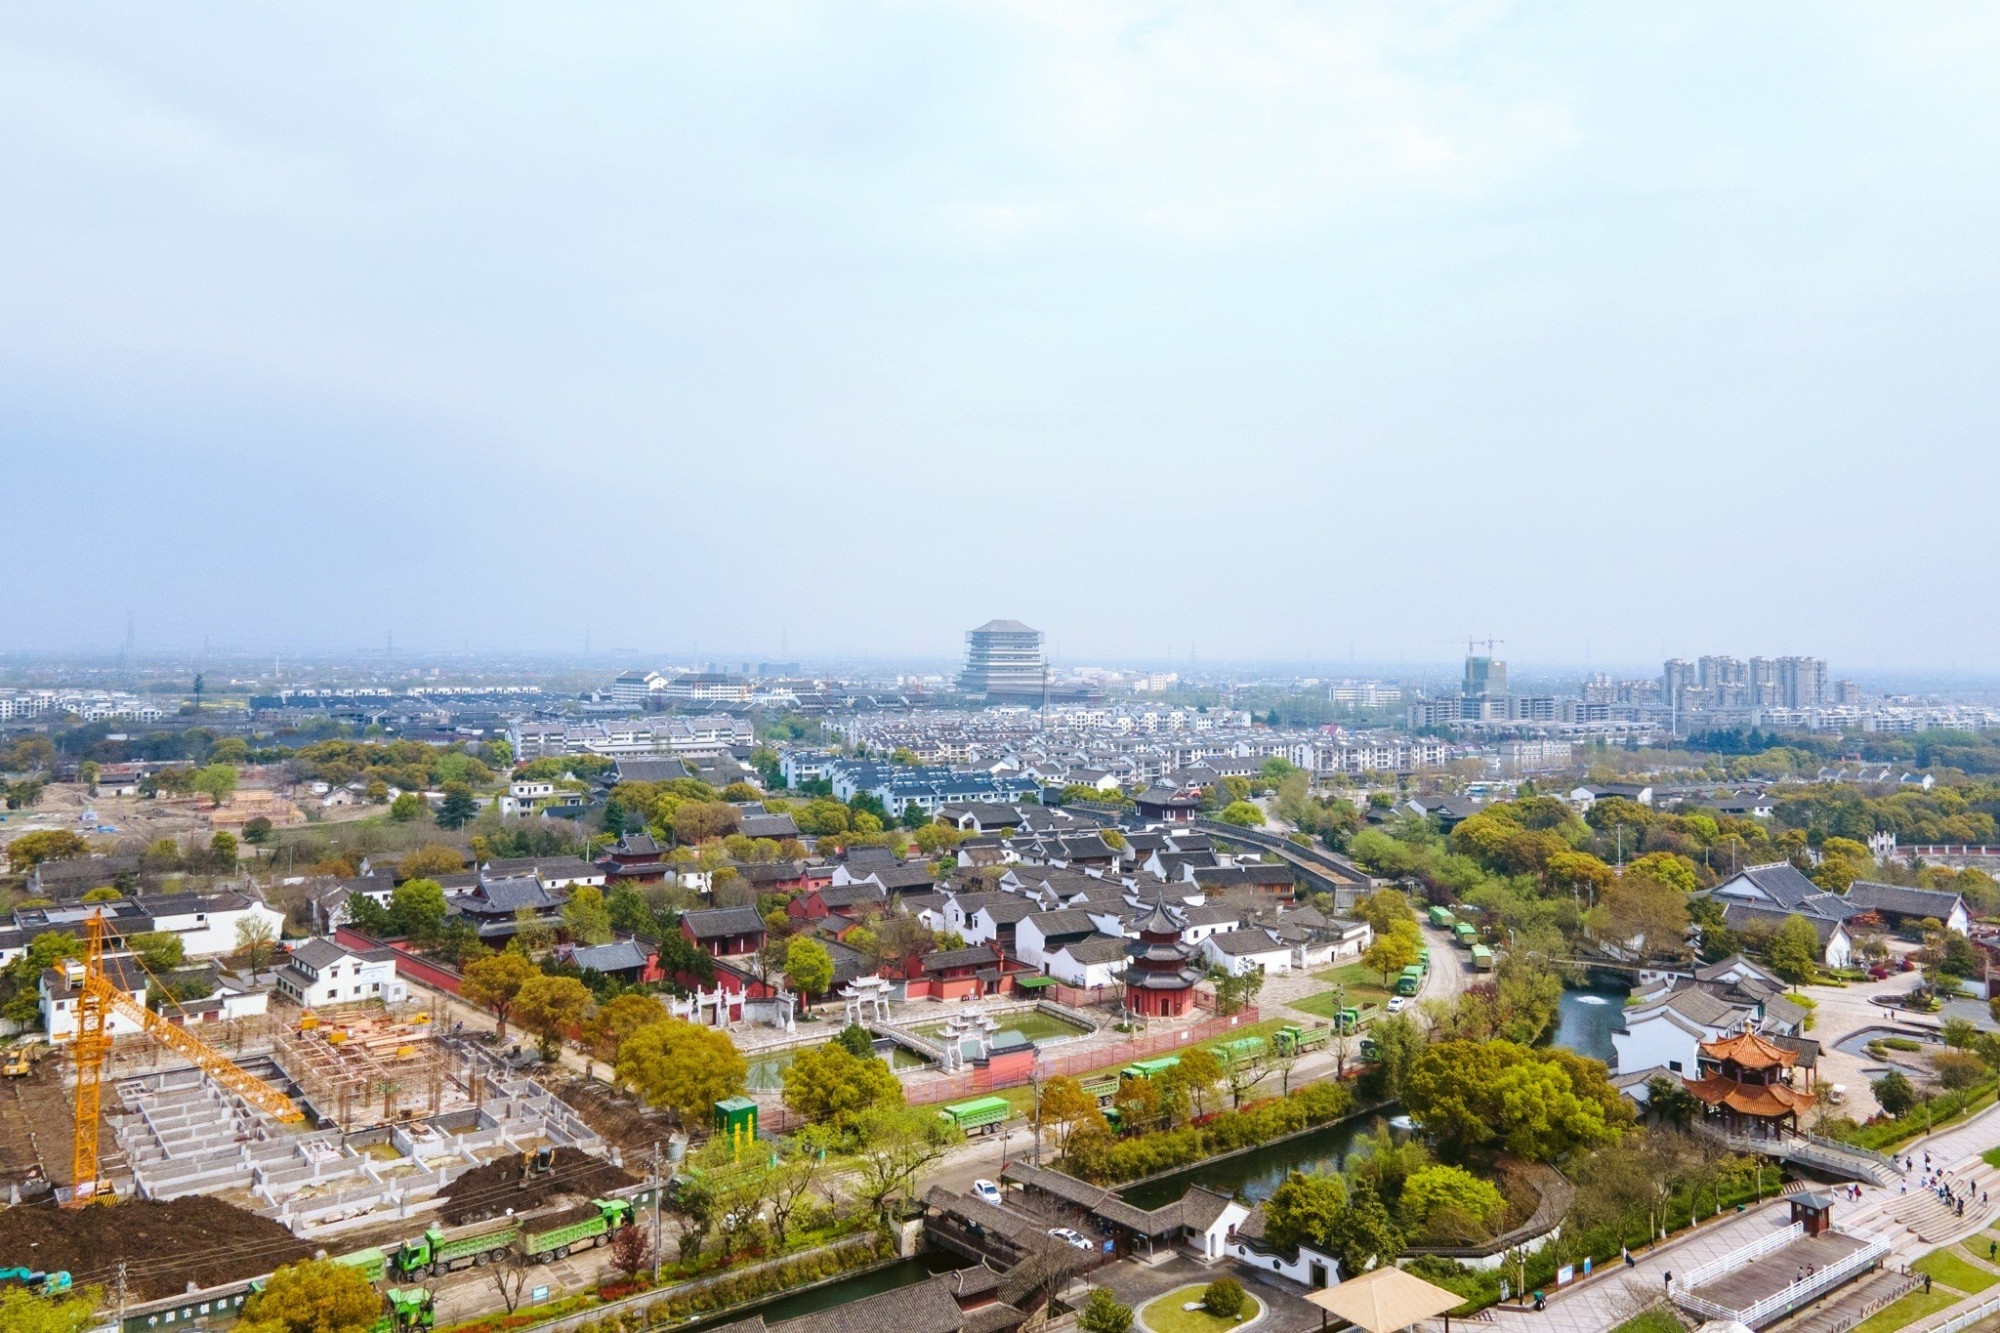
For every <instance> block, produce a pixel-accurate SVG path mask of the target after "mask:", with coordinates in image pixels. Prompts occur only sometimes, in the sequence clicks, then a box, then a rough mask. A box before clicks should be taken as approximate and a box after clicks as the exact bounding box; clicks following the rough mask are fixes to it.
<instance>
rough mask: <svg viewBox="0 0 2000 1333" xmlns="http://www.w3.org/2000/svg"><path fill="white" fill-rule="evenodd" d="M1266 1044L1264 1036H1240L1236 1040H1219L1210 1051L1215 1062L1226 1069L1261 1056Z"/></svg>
mask: <svg viewBox="0 0 2000 1333" xmlns="http://www.w3.org/2000/svg"><path fill="white" fill-rule="evenodd" d="M1264 1046H1265V1042H1264V1039H1263V1038H1262V1037H1238V1038H1237V1039H1236V1040H1234V1041H1225V1042H1218V1043H1217V1044H1216V1045H1214V1046H1211V1047H1209V1048H1208V1053H1209V1054H1210V1055H1212V1056H1214V1057H1215V1062H1216V1063H1217V1064H1219V1065H1221V1066H1222V1067H1223V1068H1224V1069H1233V1068H1235V1067H1236V1066H1237V1065H1240V1064H1245V1063H1248V1062H1249V1061H1252V1060H1256V1059H1259V1058H1261V1057H1262V1056H1263V1054H1264Z"/></svg>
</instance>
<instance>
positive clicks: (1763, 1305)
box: [1675, 1223, 1889, 1328]
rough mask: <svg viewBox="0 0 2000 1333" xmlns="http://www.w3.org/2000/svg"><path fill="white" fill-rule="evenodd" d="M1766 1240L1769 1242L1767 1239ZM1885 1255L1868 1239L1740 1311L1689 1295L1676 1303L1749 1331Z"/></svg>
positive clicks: (1885, 1247) (1884, 1248) (1884, 1247)
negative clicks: (1733, 1321) (1825, 1264)
mask: <svg viewBox="0 0 2000 1333" xmlns="http://www.w3.org/2000/svg"><path fill="white" fill-rule="evenodd" d="M1793 1225H1794V1226H1797V1225H1798V1224H1797V1223H1794V1224H1793ZM1765 1239H1766V1240H1768V1239H1769V1237H1766V1238H1765ZM1758 1243H1759V1244H1760V1245H1761V1244H1763V1243H1764V1242H1762V1241H1760V1242H1758ZM1769 1252H1770V1251H1769V1250H1766V1251H1764V1253H1769ZM1888 1253H1889V1242H1888V1241H1886V1240H1884V1239H1882V1237H1880V1236H1874V1237H1870V1238H1869V1241H1868V1243H1867V1244H1866V1245H1863V1246H1862V1247H1861V1248H1860V1249H1858V1250H1856V1251H1854V1252H1853V1253H1852V1254H1848V1255H1845V1256H1843V1257H1842V1258H1840V1259H1837V1260H1835V1261H1834V1262H1833V1263H1830V1264H1828V1265H1827V1266H1826V1267H1825V1268H1822V1269H1820V1270H1819V1271H1818V1272H1816V1273H1812V1274H1810V1275H1809V1276H1806V1277H1802V1278H1799V1279H1798V1280H1797V1281H1795V1282H1791V1283H1788V1284H1787V1285H1786V1286H1785V1288H1784V1289H1783V1290H1781V1291H1775V1292H1773V1293H1771V1294H1770V1295H1769V1296H1766V1297H1765V1298H1764V1299H1763V1300H1761V1301H1755V1302H1753V1303H1751V1304H1750V1305H1747V1306H1744V1307H1743V1308H1742V1309H1740V1310H1738V1309H1731V1308H1730V1307H1728V1306H1726V1305H1723V1304H1720V1303H1719V1302H1716V1301H1711V1300H1704V1299H1703V1298H1702V1297H1700V1296H1695V1295H1691V1294H1688V1293H1687V1292H1685V1291H1683V1292H1682V1293H1681V1294H1680V1295H1679V1296H1677V1297H1675V1299H1676V1300H1677V1301H1678V1302H1679V1303H1680V1304H1681V1305H1683V1306H1685V1307H1687V1308H1688V1309H1690V1310H1693V1311H1696V1312H1697V1313H1700V1314H1705V1315H1707V1316H1708V1317H1709V1318H1711V1319H1734V1320H1735V1321H1736V1322H1738V1323H1740V1324H1748V1325H1749V1326H1750V1327H1752V1328H1755V1327H1756V1326H1757V1325H1758V1324H1759V1323H1760V1322H1762V1321H1763V1320H1765V1319H1768V1318H1769V1317H1771V1316H1772V1315H1776V1314H1783V1313H1784V1312H1786V1311H1788V1310H1795V1309H1797V1308H1798V1307H1799V1306H1801V1305H1804V1304H1805V1303H1806V1302H1807V1301H1810V1300H1812V1299H1813V1298H1814V1297H1816V1296H1818V1295H1819V1294H1820V1293H1821V1292H1824V1291H1831V1290H1832V1289H1833V1288H1835V1287H1837V1286H1839V1285H1840V1284H1841V1283H1843V1282H1845V1281H1847V1279H1848V1278H1850V1277H1852V1276H1853V1275H1854V1274H1855V1273H1858V1272H1860V1271H1862V1270H1863V1269H1867V1268H1873V1267H1874V1266H1875V1265H1876V1264H1878V1263H1880V1262H1881V1261H1882V1259H1883V1258H1884V1256H1886V1255H1887V1254H1888ZM1745 1257H1753V1256H1745V1255H1743V1254H1741V1253H1740V1252H1739V1253H1738V1254H1735V1255H1729V1256H1726V1258H1728V1259H1729V1260H1732V1261H1734V1262H1735V1263H1741V1262H1742V1260H1743V1259H1744V1258H1745ZM1703 1267H1704V1268H1708V1267H1713V1265H1710V1264H1704V1265H1703Z"/></svg>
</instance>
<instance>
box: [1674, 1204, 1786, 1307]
mask: <svg viewBox="0 0 2000 1333" xmlns="http://www.w3.org/2000/svg"><path fill="white" fill-rule="evenodd" d="M1805 1234H1806V1224H1805V1223H1803V1222H1794V1223H1792V1224H1791V1225H1790V1226H1788V1227H1786V1228H1785V1229H1784V1230H1783V1231H1774V1232H1772V1233H1771V1234H1770V1235H1768V1236H1766V1237H1764V1238H1763V1239H1762V1240H1753V1241H1751V1242H1750V1243H1749V1244H1748V1245H1745V1246H1743V1247H1742V1248H1741V1249H1736V1250H1731V1251H1730V1252H1729V1253H1728V1254H1725V1255H1723V1256H1722V1257H1721V1258H1719V1259H1710V1260H1709V1261H1708V1262H1707V1263H1705V1264H1702V1265H1701V1266H1699V1267H1697V1268H1691V1269H1689V1270H1688V1271H1687V1272H1685V1273H1683V1274H1681V1275H1680V1276H1679V1277H1678V1278H1675V1279H1674V1281H1673V1282H1672V1283H1671V1284H1669V1285H1668V1287H1667V1292H1668V1294H1669V1295H1672V1294H1674V1293H1675V1292H1682V1291H1691V1290H1693V1289H1694V1288H1695V1287H1698V1286H1700V1285H1701V1284H1702V1283H1704V1282H1706V1281H1708V1280H1709V1279H1710V1278H1712V1277H1717V1276H1720V1275H1721V1274H1723V1273H1727V1272H1731V1271H1732V1270H1734V1269H1737V1268H1740V1267H1742V1266H1743V1265H1744V1264H1745V1263H1748V1262H1749V1261H1750V1260H1752V1259H1756V1258H1760V1257H1761V1256H1763V1255H1766V1254H1769V1253H1771V1252H1772V1251H1773V1250H1782V1249H1784V1248H1785V1247H1786V1246H1787V1245H1790V1244H1791V1243H1792V1242H1793V1241H1795V1240H1797V1239H1798V1238H1799V1237H1801V1236H1803V1235H1805Z"/></svg>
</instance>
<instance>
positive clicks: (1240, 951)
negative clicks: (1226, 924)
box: [1201, 930, 1292, 977]
mask: <svg viewBox="0 0 2000 1333" xmlns="http://www.w3.org/2000/svg"><path fill="white" fill-rule="evenodd" d="M1201 953H1202V956H1203V957H1205V958H1206V959H1207V960H1208V962H1209V963H1210V964H1211V965H1213V966H1215V967H1219V968H1221V969H1222V970H1223V971H1225V972H1227V973H1229V975H1231V976H1233V977H1240V976H1244V975H1246V974H1248V973H1251V972H1263V973H1264V974H1265V975H1266V976H1279V975H1282V974H1284V973H1287V972H1290V971H1291V970H1292V947H1291V946H1290V945H1289V944H1286V943H1285V942H1284V941H1282V940H1278V939H1273V938H1272V937H1271V933H1270V932H1269V931H1264V930H1226V931H1223V932H1222V933H1220V934H1217V935H1210V936H1209V937H1208V938H1207V939H1205V940H1203V941H1202V942H1201Z"/></svg>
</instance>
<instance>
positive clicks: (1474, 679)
mask: <svg viewBox="0 0 2000 1333" xmlns="http://www.w3.org/2000/svg"><path fill="white" fill-rule="evenodd" d="M1505 693H1507V664H1506V663H1505V662H1502V661H1498V660H1496V659H1494V658H1491V657H1472V656H1468V657H1467V658H1466V659H1465V697H1466V698H1468V699H1485V698H1489V697H1492V696H1496V695H1502V694H1505Z"/></svg>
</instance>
